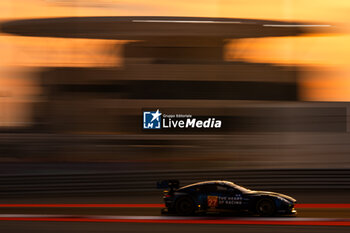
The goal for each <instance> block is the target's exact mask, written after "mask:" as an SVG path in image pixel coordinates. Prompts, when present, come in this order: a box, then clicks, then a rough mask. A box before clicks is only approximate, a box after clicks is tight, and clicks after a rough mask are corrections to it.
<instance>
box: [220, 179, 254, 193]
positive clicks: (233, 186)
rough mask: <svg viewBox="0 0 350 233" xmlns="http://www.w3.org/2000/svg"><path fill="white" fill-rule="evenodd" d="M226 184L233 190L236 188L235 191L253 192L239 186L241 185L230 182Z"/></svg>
mask: <svg viewBox="0 0 350 233" xmlns="http://www.w3.org/2000/svg"><path fill="white" fill-rule="evenodd" d="M226 184H227V185H228V186H230V187H232V188H235V189H237V190H239V191H241V192H242V193H248V192H250V191H252V190H250V189H247V188H244V187H242V186H239V185H237V184H235V183H232V182H229V181H227V182H226Z"/></svg>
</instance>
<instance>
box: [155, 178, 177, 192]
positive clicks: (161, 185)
mask: <svg viewBox="0 0 350 233" xmlns="http://www.w3.org/2000/svg"><path fill="white" fill-rule="evenodd" d="M179 187H180V181H178V180H160V181H158V182H157V188H158V189H170V190H174V189H178V188H179Z"/></svg>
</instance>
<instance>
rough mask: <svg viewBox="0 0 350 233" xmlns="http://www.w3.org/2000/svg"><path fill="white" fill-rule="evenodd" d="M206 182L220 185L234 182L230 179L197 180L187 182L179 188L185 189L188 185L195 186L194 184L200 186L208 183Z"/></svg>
mask: <svg viewBox="0 0 350 233" xmlns="http://www.w3.org/2000/svg"><path fill="white" fill-rule="evenodd" d="M208 184H220V185H225V184H234V183H232V182H230V181H225V180H210V181H202V182H197V183H194V184H189V185H186V186H184V187H181V188H180V189H186V188H189V187H195V186H201V185H208Z"/></svg>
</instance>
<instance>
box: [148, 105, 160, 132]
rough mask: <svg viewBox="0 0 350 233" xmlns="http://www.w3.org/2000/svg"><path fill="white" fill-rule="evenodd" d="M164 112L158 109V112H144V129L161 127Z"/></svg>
mask: <svg viewBox="0 0 350 233" xmlns="http://www.w3.org/2000/svg"><path fill="white" fill-rule="evenodd" d="M161 115H162V113H160V112H159V109H157V111H156V112H143V128H144V129H161V128H162V127H161V119H162V117H161Z"/></svg>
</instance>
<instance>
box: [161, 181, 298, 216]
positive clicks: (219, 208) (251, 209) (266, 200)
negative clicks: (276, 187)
mask: <svg viewBox="0 0 350 233" xmlns="http://www.w3.org/2000/svg"><path fill="white" fill-rule="evenodd" d="M179 184H180V183H179V181H178V180H162V181H159V182H158V183H157V186H158V188H164V189H169V190H165V191H164V196H163V199H164V202H165V206H166V208H165V209H163V210H162V213H163V214H166V213H173V214H177V215H193V214H197V213H210V212H218V213H224V212H246V213H248V214H253V215H255V214H257V215H260V216H273V215H295V214H296V210H295V209H294V204H295V202H296V200H295V199H294V198H292V197H289V196H286V195H284V194H280V193H274V192H265V191H253V190H249V189H246V188H244V187H241V186H239V185H237V184H234V183H232V182H229V181H219V180H217V181H205V182H199V183H195V184H191V185H187V186H184V187H182V188H179Z"/></svg>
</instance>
